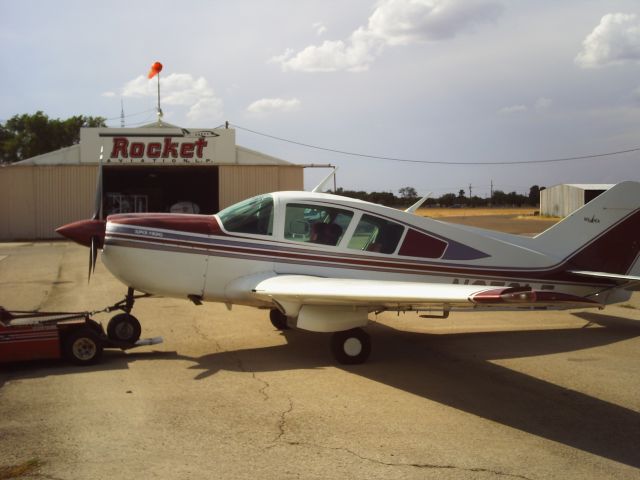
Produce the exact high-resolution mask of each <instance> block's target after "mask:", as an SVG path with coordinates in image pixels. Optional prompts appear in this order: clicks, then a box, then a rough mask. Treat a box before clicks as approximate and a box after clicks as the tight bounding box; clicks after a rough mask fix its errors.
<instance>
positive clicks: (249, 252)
mask: <svg viewBox="0 0 640 480" xmlns="http://www.w3.org/2000/svg"><path fill="white" fill-rule="evenodd" d="M107 237H108V239H107V244H114V245H115V244H118V245H120V246H127V247H132V248H142V249H157V250H169V251H173V252H181V251H182V252H184V253H194V254H203V255H211V256H215V255H216V254H217V253H218V254H221V255H223V256H233V257H235V258H245V259H255V258H256V257H261V258H262V259H263V260H264V261H273V262H278V261H280V262H286V263H296V264H309V263H314V264H316V265H323V266H326V267H331V268H356V269H358V270H374V271H380V272H387V273H404V274H415V275H440V276H449V277H462V278H486V277H491V278H494V279H501V280H507V281H515V280H514V279H518V280H523V279H526V280H527V281H534V282H540V283H545V282H549V283H554V282H561V283H571V284H584V285H600V286H610V285H613V282H609V281H606V280H602V281H598V282H594V281H593V279H589V278H584V277H578V276H575V275H572V274H569V273H566V272H564V270H565V265H564V264H561V265H560V266H555V267H554V266H550V267H546V268H544V269H540V270H534V269H522V270H516V269H501V268H500V267H498V268H493V269H492V268H478V267H468V266H455V265H434V264H432V263H431V264H425V263H422V262H419V261H413V262H411V263H408V262H403V261H385V260H377V259H374V258H365V257H359V258H353V257H351V256H337V255H330V254H329V255H328V254H327V252H326V251H318V252H315V251H313V252H312V251H307V252H305V253H295V252H291V251H286V250H282V251H279V250H274V249H270V248H268V247H267V248H264V247H263V248H261V247H260V246H259V245H256V246H255V247H251V246H233V245H219V244H211V243H206V239H203V240H205V242H202V243H199V242H190V241H182V240H172V239H159V238H153V239H151V238H148V237H147V238H145V237H142V238H141V237H140V236H138V235H128V234H123V233H109V234H108V235H107ZM226 238H227V239H229V238H230V237H229V236H227V237H226ZM113 240H116V241H117V243H114V242H113ZM120 240H123V241H124V242H120Z"/></svg>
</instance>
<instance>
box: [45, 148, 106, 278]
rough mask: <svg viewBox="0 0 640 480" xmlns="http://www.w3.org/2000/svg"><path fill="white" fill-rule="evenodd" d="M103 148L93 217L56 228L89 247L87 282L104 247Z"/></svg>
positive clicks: (102, 149)
mask: <svg viewBox="0 0 640 480" xmlns="http://www.w3.org/2000/svg"><path fill="white" fill-rule="evenodd" d="M103 151H104V147H101V148H100V163H99V165H98V179H97V184H96V201H95V208H94V211H93V216H92V217H91V218H90V219H87V220H80V221H78V222H73V223H68V224H67V225H63V226H61V227H58V228H56V232H58V233H59V234H60V235H62V236H64V237H67V238H68V239H70V240H73V241H74V242H76V243H79V244H80V245H84V246H85V247H89V276H88V278H87V282H89V281H90V280H91V274H92V273H93V272H94V271H95V269H96V261H97V260H98V249H100V248H102V247H104V235H105V230H106V226H107V223H106V222H105V221H104V220H103V218H102V215H103V212H102V190H103V187H102V156H103Z"/></svg>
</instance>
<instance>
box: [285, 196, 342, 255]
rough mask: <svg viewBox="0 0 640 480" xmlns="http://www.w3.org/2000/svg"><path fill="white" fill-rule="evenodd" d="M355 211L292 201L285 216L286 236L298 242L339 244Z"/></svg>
mask: <svg viewBox="0 0 640 480" xmlns="http://www.w3.org/2000/svg"><path fill="white" fill-rule="evenodd" d="M352 217H353V212H351V211H349V210H342V209H339V208H333V207H325V206H321V205H308V204H300V203H290V204H288V205H287V208H286V213H285V217H284V238H286V239H287V240H294V241H296V242H308V243H319V244H322V245H333V246H335V245H338V243H340V240H341V239H342V236H343V235H344V232H345V231H346V230H347V227H348V226H349V222H351V218H352Z"/></svg>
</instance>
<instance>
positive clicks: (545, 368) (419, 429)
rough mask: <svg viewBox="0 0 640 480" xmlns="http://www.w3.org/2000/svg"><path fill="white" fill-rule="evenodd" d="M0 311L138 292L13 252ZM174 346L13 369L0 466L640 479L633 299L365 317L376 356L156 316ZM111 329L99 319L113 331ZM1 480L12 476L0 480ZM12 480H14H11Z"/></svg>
mask: <svg viewBox="0 0 640 480" xmlns="http://www.w3.org/2000/svg"><path fill="white" fill-rule="evenodd" d="M3 256H6V258H4V259H2V260H1V261H0V285H1V289H0V305H3V306H5V307H6V308H10V309H36V308H40V309H42V310H58V309H60V310H85V309H86V310H92V309H96V308H100V307H103V306H106V305H109V304H112V303H115V302H116V301H118V300H120V299H121V298H122V296H123V295H124V293H125V287H124V286H123V285H121V284H119V283H118V282H117V281H116V280H115V279H113V277H111V275H110V274H109V273H108V272H107V271H106V270H105V269H104V268H103V267H102V265H101V264H100V263H99V264H98V267H97V270H96V275H95V277H93V278H92V280H91V284H89V285H88V284H87V280H86V276H87V264H88V258H87V257H88V251H87V249H85V248H82V247H79V246H77V245H73V244H70V243H66V242H52V243H35V244H30V243H24V244H0V258H2V257H3ZM134 314H135V315H136V316H137V317H138V318H139V319H140V320H141V322H142V326H143V336H145V335H146V336H157V335H160V336H163V337H164V339H165V342H164V343H163V344H160V345H156V346H152V347H144V348H141V349H137V350H132V351H130V352H127V353H124V352H120V351H111V352H109V353H107V354H106V355H105V358H104V359H103V362H102V363H101V364H100V365H97V366H94V367H89V368H80V367H74V366H69V365H67V364H65V363H63V362H35V363H27V364H13V365H8V366H3V367H0V411H1V412H2V413H1V414H0V468H1V467H8V466H15V465H25V464H27V462H29V461H32V465H33V468H30V469H29V468H27V471H26V473H24V474H23V475H22V476H21V477H20V478H52V479H60V480H62V479H64V480H71V479H87V478H92V479H110V480H111V479H119V478H160V479H175V478H189V479H210V478H221V479H227V478H229V479H244V478H247V479H249V478H251V479H253V478H262V479H289V478H290V479H295V478H303V479H307V478H309V479H316V478H317V479H321V478H322V479H326V478H357V479H360V478H362V479H377V478H379V479H385V480H386V479H395V478H398V479H414V478H415V479H429V478H438V479H494V478H500V479H504V478H514V479H531V480H539V479H551V478H563V479H574V478H575V479H585V478H598V479H607V478H611V479H614V478H615V479H620V478H630V479H631V478H640V451H639V449H638V446H639V445H640V376H639V375H638V372H639V371H640V297H639V296H638V295H637V294H636V295H635V296H634V298H633V300H632V302H629V303H628V304H627V305H625V306H623V307H618V306H617V307H611V308H607V309H606V310H605V311H603V312H597V311H586V310H585V311H578V312H574V313H569V312H563V313H555V312H554V313H549V312H526V313H518V314H514V313H480V314H458V313H456V314H452V315H451V317H450V318H449V319H446V320H433V319H420V318H418V317H417V316H415V315H413V314H406V315H402V314H401V315H395V314H383V315H380V316H378V317H377V318H376V317H375V316H373V315H372V316H371V318H372V320H374V322H373V323H372V325H371V327H370V328H369V331H370V333H371V335H372V340H373V353H372V356H371V359H370V361H369V362H368V363H367V364H365V365H359V366H353V367H342V366H338V365H336V364H335V363H334V361H333V360H332V358H331V355H330V352H329V337H328V336H327V335H323V334H312V333H306V332H299V331H290V332H287V333H286V334H282V333H280V332H278V331H276V330H274V329H273V327H272V326H271V324H270V323H269V320H268V315H267V312H264V311H258V310H253V309H248V308H239V307H234V309H233V310H232V311H231V312H229V311H227V309H226V308H225V307H224V306H223V305H213V304H206V305H202V306H198V307H196V306H194V305H193V304H191V303H189V302H188V301H183V300H174V299H165V298H158V299H143V300H140V301H138V302H137V304H136V306H135V308H134ZM108 318H109V315H106V314H102V315H100V316H98V319H99V320H101V321H102V322H103V324H104V325H106V322H107V321H108ZM0 472H2V470H1V469H0ZM0 478H2V476H0Z"/></svg>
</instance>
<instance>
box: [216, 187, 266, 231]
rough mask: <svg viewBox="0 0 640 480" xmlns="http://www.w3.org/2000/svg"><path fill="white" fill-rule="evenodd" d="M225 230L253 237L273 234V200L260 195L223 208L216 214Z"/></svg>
mask: <svg viewBox="0 0 640 480" xmlns="http://www.w3.org/2000/svg"><path fill="white" fill-rule="evenodd" d="M218 217H219V218H220V221H221V222H222V225H223V226H224V228H225V230H227V231H228V232H237V233H252V234H254V235H272V234H273V198H272V197H271V195H260V196H257V197H253V198H249V199H247V200H244V201H242V202H240V203H236V204H235V205H231V206H230V207H227V208H225V209H224V210H222V211H220V212H219V213H218Z"/></svg>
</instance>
